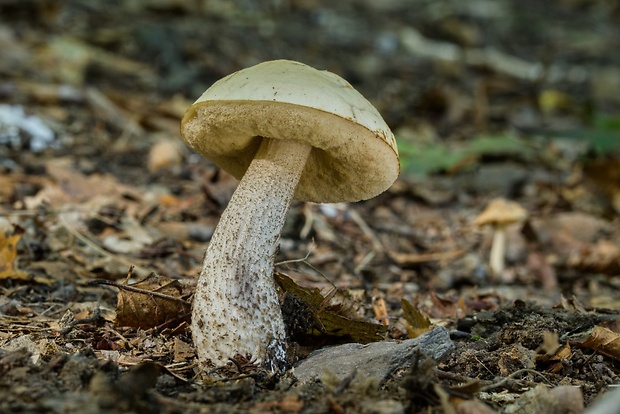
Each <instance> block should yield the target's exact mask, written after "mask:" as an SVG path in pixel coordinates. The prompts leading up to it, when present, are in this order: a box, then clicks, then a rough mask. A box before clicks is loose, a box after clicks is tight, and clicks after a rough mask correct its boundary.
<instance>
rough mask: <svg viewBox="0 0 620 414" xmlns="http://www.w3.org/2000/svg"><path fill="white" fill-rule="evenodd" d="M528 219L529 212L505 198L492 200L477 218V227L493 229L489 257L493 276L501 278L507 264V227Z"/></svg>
mask: <svg viewBox="0 0 620 414" xmlns="http://www.w3.org/2000/svg"><path fill="white" fill-rule="evenodd" d="M525 219H527V211H526V210H525V209H524V208H523V207H521V205H519V204H518V203H516V202H514V201H510V200H506V199H503V198H496V199H494V200H491V202H489V204H488V205H487V206H486V208H485V209H484V210H483V211H482V213H480V215H478V217H476V220H475V222H474V223H475V224H476V225H477V226H484V225H491V226H492V227H493V243H492V244H491V253H490V257H489V266H490V267H491V271H492V272H493V276H495V277H501V276H502V273H503V271H504V268H505V266H506V265H505V263H506V259H505V256H506V227H508V226H510V225H511V224H515V223H521V222H523V221H525Z"/></svg>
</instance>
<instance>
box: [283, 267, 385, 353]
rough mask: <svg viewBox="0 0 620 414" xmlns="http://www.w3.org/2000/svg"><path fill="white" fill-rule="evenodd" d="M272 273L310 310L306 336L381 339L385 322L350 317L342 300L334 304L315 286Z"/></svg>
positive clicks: (364, 341)
mask: <svg viewBox="0 0 620 414" xmlns="http://www.w3.org/2000/svg"><path fill="white" fill-rule="evenodd" d="M274 276H275V279H276V283H277V284H278V285H279V286H280V288H281V289H282V290H284V291H285V292H286V293H287V294H291V295H293V296H295V297H296V298H297V299H299V300H300V301H301V302H302V303H303V304H304V305H305V306H306V308H307V309H308V311H309V312H311V313H312V315H310V318H309V319H311V320H312V321H313V323H312V326H311V327H310V328H309V329H308V331H307V332H306V334H307V335H308V336H321V337H324V338H325V339H326V338H329V337H332V338H334V340H335V341H336V342H342V340H343V339H344V340H346V341H351V342H359V343H369V342H376V341H381V340H383V338H384V336H385V333H386V331H387V326H385V325H383V324H378V323H373V322H367V321H364V320H354V319H353V316H352V315H351V314H350V312H349V313H347V308H346V307H343V306H342V303H337V304H336V305H335V306H334V305H333V304H332V302H331V301H332V297H330V296H329V295H328V296H326V297H324V296H323V295H322V294H321V292H320V291H319V289H317V288H305V287H302V286H299V285H298V284H297V283H295V282H294V281H293V279H291V278H289V277H288V276H286V275H284V274H282V273H280V272H275V273H274ZM332 296H333V295H332ZM358 319H359V318H358Z"/></svg>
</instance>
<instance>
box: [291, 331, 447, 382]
mask: <svg viewBox="0 0 620 414" xmlns="http://www.w3.org/2000/svg"><path fill="white" fill-rule="evenodd" d="M453 349H454V343H453V342H452V340H451V339H450V335H449V334H448V331H447V329H445V328H443V327H438V328H435V329H433V330H432V331H429V332H426V333H424V334H422V335H420V336H419V337H417V338H414V339H408V340H406V341H402V342H388V341H384V342H373V343H370V344H365V345H362V344H345V345H338V346H334V347H330V348H324V349H320V350H318V351H314V352H313V353H311V354H310V355H309V356H308V357H307V358H306V359H304V360H303V361H301V362H300V363H299V364H298V365H297V366H296V367H295V370H294V375H295V376H296V377H297V379H298V380H299V381H301V382H306V381H311V380H313V379H316V378H320V377H321V375H323V373H324V372H325V371H329V372H330V373H331V374H332V375H334V376H335V377H336V378H338V379H340V380H342V379H344V378H346V377H347V376H349V375H351V374H352V373H353V370H356V369H357V375H363V376H365V377H375V378H376V379H377V380H378V381H379V382H381V381H383V380H384V379H385V378H386V377H387V376H389V375H390V374H391V373H393V372H395V371H396V370H398V369H407V368H410V367H411V364H412V363H413V361H414V354H415V352H417V351H418V350H419V351H420V352H421V353H422V354H423V355H424V356H427V357H430V358H432V359H434V360H436V361H439V360H441V359H442V358H444V357H445V356H446V355H447V354H448V353H449V352H451V351H452V350H453Z"/></svg>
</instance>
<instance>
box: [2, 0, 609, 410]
mask: <svg viewBox="0 0 620 414" xmlns="http://www.w3.org/2000/svg"><path fill="white" fill-rule="evenodd" d="M259 3H260V4H259ZM332 3H333V4H332ZM619 39H620V8H619V7H618V6H617V5H616V4H615V3H614V2H608V1H602V0H601V1H599V0H556V1H551V2H539V1H529V0H527V1H517V0H492V1H491V0H488V1H478V2H461V1H458V0H444V1H436V0H435V1H431V0H429V1H426V0H416V1H404V0H390V1H386V0H384V1H381V2H374V1H351V0H347V1H338V2H327V1H320V0H296V1H292V0H290V1H275V0H274V1H271V0H270V1H265V2H246V1H243V0H233V1H213V0H211V1H194V2H178V1H174V0H148V1H131V0H126V1H116V2H96V1H87V0H65V1H62V2H55V1H48V0H5V1H1V2H0V50H2V59H1V60H0V236H1V238H0V291H1V292H2V296H0V413H47V412H49V413H103V412H106V413H144V412H153V413H181V412H183V413H185V412H188V411H191V412H209V413H210V412H215V413H217V412H222V413H235V412H239V413H241V412H251V413H259V412H284V413H323V412H325V413H327V412H335V413H345V412H351V413H398V412H407V413H417V412H424V413H441V412H467V411H464V410H465V409H466V408H465V407H466V406H467V404H470V403H472V404H479V405H477V406H476V407H477V408H476V409H477V410H478V411H476V412H484V411H482V410H483V409H487V410H489V411H488V412H500V411H501V410H506V409H507V407H510V406H512V407H513V408H514V407H515V406H516V405H515V404H518V401H519V400H520V399H521V400H520V401H522V402H523V401H525V400H526V398H530V399H532V398H534V399H536V398H540V399H541V401H542V398H543V397H540V396H539V397H536V396H534V397H531V396H528V393H527V392H528V391H530V390H534V389H536V386H537V385H540V384H542V385H544V386H545V388H548V389H550V390H553V389H557V388H559V387H560V386H565V385H570V386H576V387H577V388H578V390H579V392H578V396H577V400H576V402H575V403H574V404H575V405H574V408H575V409H576V410H577V411H574V412H582V409H581V408H579V406H580V404H583V405H585V406H588V405H590V404H591V403H592V402H593V401H594V400H595V399H596V397H597V396H599V395H600V394H601V393H603V392H605V391H607V390H609V389H611V387H612V386H613V385H614V384H615V385H617V384H618V382H619V380H618V372H620V365H619V364H620V363H619V361H620V351H619V348H618V346H617V344H618V343H620V323H619V321H620V317H619V316H620V293H619V292H620V290H619V287H620V278H619V277H618V276H619V275H620V218H619V213H620V184H619V183H620V144H619V143H620V72H619V71H618V70H617V68H618V65H619V64H620V55H618V53H617V52H616V51H617V50H618V48H619V47H620V44H619V42H620V40H619ZM280 58H286V59H292V60H299V61H302V62H304V63H307V64H309V65H311V66H314V67H317V68H321V69H327V70H330V71H332V72H335V73H337V74H339V75H340V76H342V77H344V78H345V79H347V80H348V81H349V82H350V83H351V84H352V85H353V86H354V87H355V88H356V89H358V90H359V91H360V92H361V93H362V94H363V95H364V96H366V97H367V98H368V99H369V100H370V101H371V102H372V103H373V104H374V105H375V106H376V107H377V109H378V110H379V112H380V113H381V114H382V115H383V116H384V118H385V120H386V122H387V123H388V124H389V125H390V127H391V128H392V130H393V131H394V132H395V135H396V137H397V140H398V143H399V150H400V155H401V169H402V173H401V176H400V178H399V179H398V180H397V181H396V183H394V185H393V186H392V187H391V188H390V189H389V190H388V191H386V192H385V193H383V194H381V195H380V196H378V197H376V198H374V199H371V200H367V201H362V202H359V203H350V204H335V205H316V204H311V203H302V202H299V201H296V202H294V204H293V205H292V207H291V210H290V212H289V216H288V219H287V223H286V225H285V228H284V229H283V232H282V237H281V241H280V249H279V252H278V257H277V260H276V261H277V262H278V263H279V264H278V265H277V266H276V270H277V274H276V277H277V280H279V283H280V286H281V288H282V292H281V296H282V305H283V312H284V316H285V320H286V321H287V330H288V335H289V338H291V343H290V344H289V362H290V365H291V366H293V365H294V364H295V363H297V362H298V361H300V360H303V359H304V358H311V356H308V355H311V352H312V351H313V350H316V349H320V348H323V347H326V346H335V345H337V344H342V343H348V342H362V343H367V342H374V341H378V340H398V341H400V340H404V339H406V338H412V337H415V336H417V335H420V334H422V333H423V332H425V331H427V330H428V329H432V328H433V327H436V326H442V327H445V328H447V329H448V330H449V332H450V338H451V340H452V341H453V342H454V351H452V352H451V353H450V355H449V356H448V357H446V358H444V359H443V360H440V361H433V360H430V359H429V358H427V357H425V354H424V350H421V352H420V353H418V354H416V355H415V356H414V361H413V363H412V364H411V368H407V369H402V370H399V371H395V372H394V373H393V375H391V376H390V377H389V378H388V379H386V380H385V381H379V380H377V379H376V378H372V377H367V376H364V375H361V374H357V375H353V376H352V377H350V378H346V379H345V380H342V381H341V380H335V379H334V378H333V377H332V376H330V373H329V372H328V371H329V370H328V368H329V367H326V372H325V375H324V376H323V377H321V378H320V379H317V380H316V381H308V382H303V383H302V382H300V381H298V380H297V379H296V377H295V371H294V369H291V370H288V371H287V372H285V373H281V374H277V375H276V374H272V373H270V372H268V371H266V370H264V369H263V368H261V367H259V366H255V365H254V364H252V362H251V361H249V360H247V359H245V358H244V357H241V356H237V357H236V359H235V360H234V361H231V363H229V364H228V365H227V366H226V367H223V368H221V369H215V370H212V371H206V370H204V369H202V368H201V367H200V366H199V365H198V362H197V358H196V355H195V352H194V348H193V343H192V338H191V332H190V330H189V325H188V323H189V309H190V306H191V294H192V292H193V287H194V285H195V280H196V277H197V275H198V273H199V271H200V267H201V261H202V258H203V254H204V249H205V247H206V245H207V243H208V241H209V239H210V237H211V234H212V233H213V229H214V228H215V226H216V225H217V222H218V219H219V216H220V214H221V213H222V211H223V209H224V208H225V207H226V205H227V203H228V200H229V199H230V196H231V194H232V192H233V191H234V189H235V187H236V180H235V179H233V178H232V177H231V176H229V175H228V174H226V173H225V172H223V171H221V170H220V169H219V168H218V167H217V166H215V165H214V164H212V163H210V162H209V161H207V160H205V159H203V158H201V157H199V156H198V155H197V154H195V153H193V152H192V151H191V150H189V149H188V148H186V147H185V146H183V144H182V141H181V139H180V136H179V132H178V130H179V122H180V119H181V117H182V115H183V113H184V111H185V110H186V109H187V108H188V107H189V105H191V103H192V101H193V100H194V99H196V98H197V97H198V96H200V94H202V92H203V91H204V90H205V89H206V88H208V87H209V86H210V85H211V84H212V83H213V82H214V81H216V80H217V79H219V78H221V77H223V76H225V75H227V74H229V73H232V72H234V71H236V70H239V69H241V68H244V67H247V66H251V65H253V64H256V63H258V62H261V61H265V60H270V59H280ZM500 197H501V198H505V199H509V200H512V201H515V202H518V203H519V204H520V205H521V206H522V207H523V208H524V209H525V211H526V212H527V218H524V219H523V220H521V221H519V222H517V223H514V224H511V225H509V226H508V227H507V228H506V234H507V236H506V239H507V248H506V252H505V266H504V268H503V269H501V270H499V271H494V270H493V269H492V267H491V266H490V264H489V251H490V249H491V246H492V243H493V238H494V229H493V228H492V227H491V226H481V225H477V224H476V217H477V216H478V215H479V214H480V213H481V212H482V211H483V210H484V208H485V207H486V206H487V205H488V204H489V202H490V201H491V200H493V199H495V198H500ZM282 274H285V275H287V276H288V277H289V278H290V280H291V281H292V282H290V283H288V282H286V280H288V279H282V276H278V275H282ZM149 275H151V276H149ZM313 289H314V290H313ZM153 292H159V293H161V295H160V296H157V294H154V293H153ZM317 295H319V296H317ZM550 395H551V397H545V398H551V399H553V398H555V399H557V400H560V399H561V398H560V397H555V396H554V395H556V394H550ZM571 401H572V400H571ZM552 406H553V404H552ZM549 407H551V406H549V405H548V406H547V408H548V409H551V408H549ZM451 410H452V411H451ZM455 410H456V411H455ZM521 412H527V411H521ZM530 412H539V411H530ZM540 412H542V411H540ZM547 412H551V411H547ZM557 412H558V413H559V412H564V411H557Z"/></svg>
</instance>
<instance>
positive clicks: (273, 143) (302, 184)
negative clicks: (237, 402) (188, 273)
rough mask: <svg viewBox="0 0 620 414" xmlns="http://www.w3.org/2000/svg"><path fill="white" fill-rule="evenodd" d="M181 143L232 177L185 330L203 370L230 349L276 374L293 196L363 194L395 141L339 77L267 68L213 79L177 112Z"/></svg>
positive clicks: (382, 179) (391, 173)
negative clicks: (283, 247)
mask: <svg viewBox="0 0 620 414" xmlns="http://www.w3.org/2000/svg"><path fill="white" fill-rule="evenodd" d="M181 134H182V136H183V139H184V140H185V141H186V142H187V143H188V144H189V146H190V147H192V148H193V149H194V150H195V151H197V152H198V153H200V154H202V155H203V156H205V157H206V158H208V159H210V160H211V161H213V162H214V163H215V164H216V165H218V166H219V167H220V168H222V169H223V170H225V171H227V172H229V173H231V174H232V175H233V176H235V177H236V178H238V179H240V182H239V185H238V187H237V189H236V191H235V193H234V194H233V196H232V198H231V200H230V202H229V204H228V206H227V208H226V210H225V211H224V212H223V213H222V216H221V219H220V222H219V224H218V226H217V228H216V230H215V232H214V233H213V237H212V239H211V241H210V243H209V246H208V248H207V252H206V254H205V258H204V263H203V266H202V271H201V273H200V276H199V279H198V284H197V287H196V293H195V295H194V302H193V310H192V323H191V330H192V335H193V338H194V344H195V346H196V352H197V354H198V358H199V360H200V362H201V363H202V364H206V365H221V364H224V363H226V361H227V360H228V359H229V358H231V357H234V356H235V355H237V354H241V355H243V356H246V357H247V356H248V355H249V356H251V357H252V358H253V360H254V361H256V362H257V363H261V364H262V365H263V366H265V367H266V368H268V369H270V370H271V371H281V370H282V369H284V368H285V365H286V364H285V345H286V337H285V330H284V322H283V319H282V312H281V309H280V306H279V301H278V295H277V290H276V287H275V283H274V280H273V264H274V256H275V255H276V251H277V246H278V241H279V237H280V231H281V229H282V226H283V225H284V222H285V220H286V215H287V212H288V209H289V205H290V203H291V200H292V198H293V197H295V198H296V199H299V200H303V201H312V202H317V203H335V202H353V201H360V200H365V199H368V198H372V197H374V196H376V195H378V194H380V193H382V192H383V191H385V190H386V189H387V188H388V187H390V185H391V184H392V183H393V182H394V181H395V180H396V178H397V176H398V174H399V170H400V166H399V162H398V150H397V148H396V141H395V139H394V135H393V134H392V132H391V131H390V129H389V127H388V126H387V124H386V123H385V121H384V120H383V119H382V118H381V115H380V114H379V112H378V111H377V110H376V109H375V108H374V107H373V106H372V105H371V104H370V103H369V102H368V101H367V100H366V99H365V98H364V97H363V96H362V95H361V94H360V93H359V92H357V91H356V90H355V89H353V87H352V86H351V85H350V84H349V83H348V82H346V81H345V80H344V79H342V78H340V77H339V76H337V75H335V74H333V73H330V72H327V71H319V70H317V69H314V68H311V67H310V66H307V65H304V64H302V63H299V62H293V61H287V60H276V61H268V62H263V63H261V64H258V65H256V66H252V67H250V68H246V69H243V70H240V71H238V72H235V73H233V74H231V75H229V76H227V77H225V78H223V79H221V80H219V81H217V82H216V83H214V84H213V85H212V86H211V87H210V88H209V89H207V91H206V92H205V93H204V94H203V95H202V96H201V97H200V98H199V99H198V100H197V101H196V102H195V103H194V104H193V105H192V106H191V107H190V108H189V109H188V110H187V112H186V113H185V115H184V117H183V120H182V122H181Z"/></svg>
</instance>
